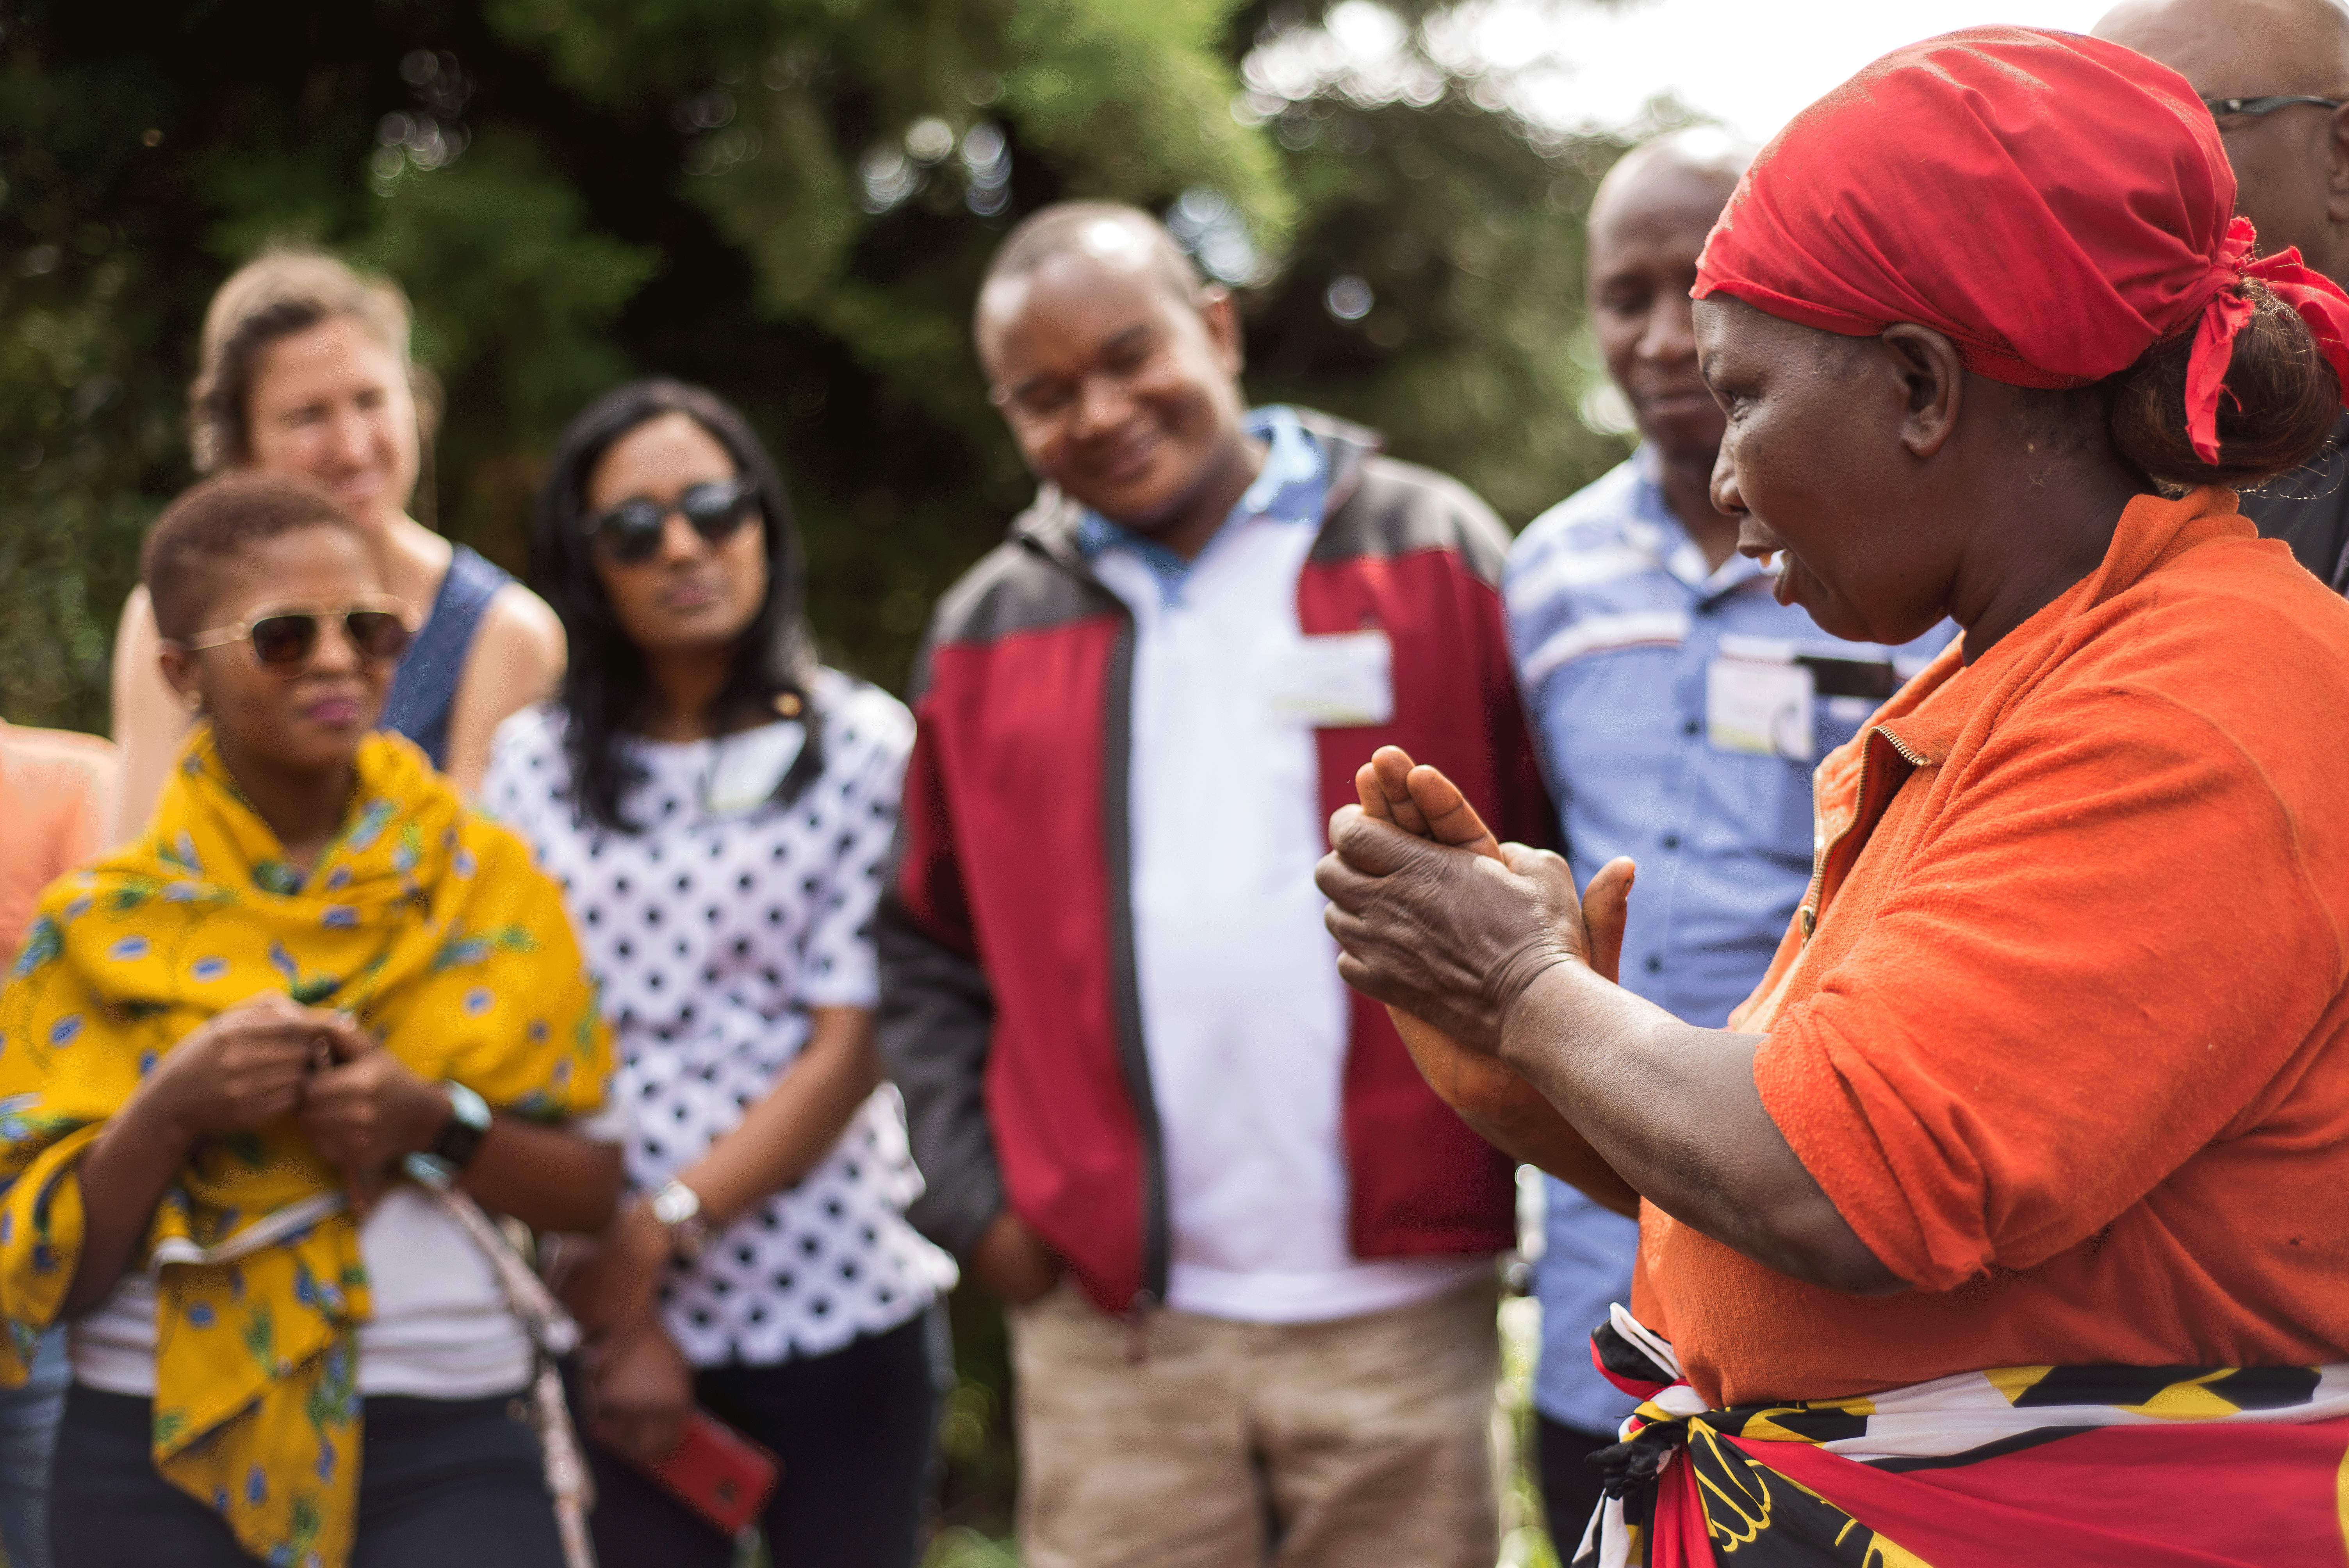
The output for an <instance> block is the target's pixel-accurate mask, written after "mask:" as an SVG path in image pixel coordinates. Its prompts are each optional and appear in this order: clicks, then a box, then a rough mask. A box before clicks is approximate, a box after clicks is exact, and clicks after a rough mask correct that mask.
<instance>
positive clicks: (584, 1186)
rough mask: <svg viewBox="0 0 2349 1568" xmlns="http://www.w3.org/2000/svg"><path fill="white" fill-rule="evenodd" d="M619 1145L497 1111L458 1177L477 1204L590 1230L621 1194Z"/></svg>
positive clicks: (561, 1227)
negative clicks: (461, 1177) (462, 1172)
mask: <svg viewBox="0 0 2349 1568" xmlns="http://www.w3.org/2000/svg"><path fill="white" fill-rule="evenodd" d="M620 1180H621V1171H620V1148H619V1145H617V1144H616V1143H599V1142H597V1141H596V1140H594V1139H590V1138H583V1137H581V1136H580V1135H579V1134H578V1133H576V1132H573V1131H571V1130H568V1129H565V1128H561V1127H543V1126H541V1125H539V1124H538V1123H536V1122H531V1121H524V1120H523V1119H520V1118H519V1117H512V1116H505V1115H501V1116H499V1117H498V1118H497V1119H495V1120H493V1121H492V1122H491V1124H490V1130H489V1132H488V1133H487V1134H486V1135H484V1136H483V1138H482V1139H481V1148H480V1149H479V1150H477V1151H476V1152H475V1153H474V1155H473V1159H472V1161H471V1163H470V1164H468V1165H467V1166H466V1167H465V1174H464V1177H463V1179H462V1181H460V1185H461V1186H462V1187H463V1188H464V1189H465V1191H468V1192H470V1193H471V1194H472V1196H473V1197H474V1198H475V1199H476V1200H478V1201H479V1202H480V1203H481V1207H483V1208H485V1209H490V1210H492V1211H494V1212H498V1213H501V1214H511V1215H512V1216H513V1217H514V1218H515V1219H517V1220H520V1221H521V1222H523V1224H525V1225H528V1226H529V1227H530V1228H531V1229H533V1230H534V1231H572V1232H579V1233H591V1234H592V1233H595V1232H597V1231H600V1230H602V1229H603V1228H604V1227H605V1224H606V1223H608V1222H610V1220H611V1218H612V1207H613V1205H614V1204H616V1203H617V1202H619V1198H620Z"/></svg>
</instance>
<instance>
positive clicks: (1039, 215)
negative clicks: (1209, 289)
mask: <svg viewBox="0 0 2349 1568" xmlns="http://www.w3.org/2000/svg"><path fill="white" fill-rule="evenodd" d="M1104 226H1106V227H1108V228H1109V229H1110V230H1112V232H1114V231H1121V230H1122V231H1124V232H1127V233H1131V234H1132V235H1133V237H1134V238H1136V239H1138V240H1140V241H1141V242H1143V246H1144V247H1145V249H1146V255H1145V258H1144V260H1145V264H1146V265H1147V266H1148V268H1149V270H1150V273H1151V274H1152V275H1153V276H1154V277H1155V278H1156V279H1157V280H1158V281H1159V282H1160V283H1162V284H1165V285H1166V286H1167V287H1168V288H1169V289H1171V290H1173V291H1174V294H1175V297H1176V298H1178V299H1182V300H1185V301H1188V302H1191V303H1194V304H1195V303H1197V301H1198V299H1199V296H1200V294H1203V293H1204V292H1205V291H1206V286H1207V284H1206V279H1205V278H1203V277H1201V276H1200V275H1199V269H1198V267H1197V265H1196V264H1195V263H1193V262H1192V260H1191V257H1190V254H1189V253H1187V252H1186V251H1185V250H1184V249H1183V247H1182V246H1181V245H1178V244H1176V243H1175V242H1174V235H1172V234H1170V233H1168V232H1166V225H1165V224H1164V223H1162V222H1159V221H1158V220H1157V219H1155V218H1154V217H1152V216H1151V215H1150V214H1149V213H1147V212H1145V211H1143V210H1142V209H1141V208H1139V207H1130V206H1128V205H1126V204H1125V203H1124V202H1123V201H1056V202H1054V203H1053V204H1052V205H1051V206H1050V207H1046V208H1043V209H1041V210H1040V211H1036V212H1033V213H1030V215H1029V216H1028V217H1027V218H1025V219H1023V220H1022V221H1021V222H1020V223H1019V226H1018V227H1017V228H1015V229H1013V230H1012V231H1011V232H1010V233H1009V234H1007V235H1005V236H1004V240H1003V243H1002V244H1000V245H999V246H997V247H996V250H995V257H994V259H993V260H991V261H989V262H988V263H987V275H986V277H984V278H983V279H981V280H980V281H979V285H978V294H979V297H980V298H981V299H982V300H983V299H985V298H986V297H987V291H988V289H990V288H993V287H994V286H995V285H996V284H999V283H1003V282H1008V281H1009V280H1012V279H1016V278H1024V277H1028V276H1030V275H1031V274H1033V273H1037V272H1039V271H1040V270H1041V269H1042V268H1043V266H1044V264H1045V263H1048V262H1050V261H1053V260H1056V259H1057V258H1059V257H1061V256H1064V255H1067V254H1068V253H1071V252H1072V251H1091V252H1093V253H1099V252H1100V251H1101V250H1102V249H1108V248H1112V247H1108V246H1102V245H1101V244H1100V243H1099V241H1100V238H1101V231H1102V228H1103V227H1104Z"/></svg>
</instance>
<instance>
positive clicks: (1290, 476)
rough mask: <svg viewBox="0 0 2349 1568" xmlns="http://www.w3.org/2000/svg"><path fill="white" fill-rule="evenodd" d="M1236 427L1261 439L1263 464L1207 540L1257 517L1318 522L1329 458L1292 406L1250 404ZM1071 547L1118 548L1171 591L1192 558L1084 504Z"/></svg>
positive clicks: (1089, 551) (1090, 552)
mask: <svg viewBox="0 0 2349 1568" xmlns="http://www.w3.org/2000/svg"><path fill="white" fill-rule="evenodd" d="M1240 428H1242V429H1244V430H1246V431H1247V433H1248V434H1249V435H1251V436H1254V437H1256V438H1257V439H1259V440H1262V441H1263V442H1265V443H1266V447H1267V449H1266V452H1265V456H1264V468H1263V470H1262V471H1261V472H1259V473H1258V474H1257V476H1256V480H1255V482H1253V483H1252V484H1250V485H1249V486H1248V488H1247V491H1246V492H1245V493H1243V494H1242V495H1241V497H1240V499H1239V500H1237V501H1236V502H1234V503H1233V505H1232V510H1231V511H1229V512H1228V513H1226V516H1225V518H1224V521H1223V526H1222V527H1221V528H1218V529H1217V530H1216V533H1215V536H1214V538H1211V539H1210V540H1208V542H1207V545H1206V550H1202V551H1201V552H1199V553H1200V556H1201V557H1202V558H1204V557H1205V556H1206V551H1207V550H1212V549H1214V548H1215V545H1216V540H1218V539H1221V538H1222V537H1223V536H1224V534H1225V532H1226V531H1228V530H1229V529H1230V528H1231V527H1232V525H1233V524H1235V523H1238V522H1244V521H1247V520H1248V519H1250V518H1255V517H1261V518H1264V519H1266V520H1267V521H1271V522H1282V523H1298V522H1302V523H1309V524H1313V525H1316V526H1318V525H1319V523H1320V521H1321V511H1322V508H1323V506H1324V504H1325V503H1326V501H1327V500H1328V498H1329V493H1330V460H1329V458H1328V456H1327V454H1325V453H1324V452H1323V451H1322V449H1321V443H1320V442H1319V441H1318V440H1316V439H1315V438H1313V437H1312V436H1311V435H1310V434H1309V433H1308V432H1307V430H1306V429H1305V427H1304V426H1302V425H1300V424H1299V423H1298V420H1297V411H1296V410H1295V409H1294V408H1290V407H1285V406H1283V405H1280V404H1274V405H1272V406H1271V407H1264V408H1257V409H1252V410H1250V412H1249V413H1248V415H1247V418H1245V419H1244V420H1242V421H1241V424H1240ZM1077 548H1079V549H1080V550H1081V551H1083V552H1085V554H1086V555H1087V556H1089V557H1093V556H1099V555H1100V554H1101V553H1102V552H1103V551H1107V550H1123V551H1129V552H1132V553H1133V555H1134V557H1135V558H1136V559H1138V560H1140V561H1141V562H1143V564H1144V565H1146V566H1148V567H1149V568H1150V570H1151V572H1152V573H1153V574H1154V576H1156V577H1157V578H1158V580H1159V585H1160V586H1161V587H1162V588H1163V589H1164V590H1165V591H1167V592H1168V593H1172V592H1173V591H1174V589H1175V588H1177V587H1179V586H1180V585H1181V583H1182V582H1183V579H1184V578H1185V577H1186V576H1188V575H1189V574H1190V571H1191V568H1192V567H1193V566H1195V565H1196V564H1197V562H1196V561H1185V560H1184V559H1183V558H1182V557H1181V556H1179V555H1177V554H1175V553H1174V552H1173V551H1171V550H1169V549H1167V548H1166V547H1165V546H1164V545H1163V544H1161V543H1159V542H1157V541H1156V540H1154V539H1152V538H1149V537H1148V536H1147V535H1144V534H1140V533H1136V532H1134V531H1133V530H1131V529H1127V528H1121V527H1120V526H1118V525H1117V524H1116V523H1114V522H1112V521H1109V520H1108V519H1107V518H1105V517H1102V515H1101V514H1100V513H1098V512H1096V511H1092V509H1091V508H1087V509H1086V510H1085V511H1084V513H1083V515H1082V516H1081V517H1080V518H1079V519H1078V521H1077Z"/></svg>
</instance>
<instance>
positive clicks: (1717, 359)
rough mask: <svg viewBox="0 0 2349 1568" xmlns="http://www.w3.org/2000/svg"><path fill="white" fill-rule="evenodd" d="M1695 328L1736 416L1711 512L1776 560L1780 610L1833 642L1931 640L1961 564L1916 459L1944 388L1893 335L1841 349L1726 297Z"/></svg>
mask: <svg viewBox="0 0 2349 1568" xmlns="http://www.w3.org/2000/svg"><path fill="white" fill-rule="evenodd" d="M1695 324H1696V339H1697V352H1698V356H1699V357H1700V359H1701V361H1702V365H1703V367H1704V379H1705V383H1706V385H1707V386H1709V387H1711V388H1712V389H1713V396H1714V397H1716V398H1717V399H1719V401H1720V405H1721V407H1722V410H1723V414H1724V415H1725V420H1724V427H1723V436H1722V441H1721V457H1720V459H1719V461H1718V462H1717V463H1716V464H1715V466H1714V469H1713V505H1715V506H1716V507H1718V508H1720V509H1721V510H1722V511H1724V512H1727V513H1728V514H1730V515H1731V516H1733V517H1734V518H1736V519H1737V520H1738V528H1737V548H1738V550H1739V551H1740V552H1742V553H1744V554H1746V555H1750V556H1754V557H1756V558H1763V557H1767V556H1769V555H1771V554H1773V553H1774V552H1775V553H1777V554H1778V556H1779V578H1778V585H1777V593H1778V602H1779V603H1782V604H1800V605H1802V606H1803V608H1805V609H1806V610H1808V611H1809V612H1810V613H1811V618H1812V619H1813V620H1815V621H1816V622H1817V623H1818V624H1819V626H1820V628H1821V629H1822V630H1824V631H1826V632H1828V633H1830V634H1833V635H1835V636H1838V637H1846V638H1849V639H1851V640H1853V641H1855V642H1878V643H1887V644H1899V643H1905V642H1908V641H1909V639H1910V638H1912V637H1916V636H1920V635H1921V634H1924V633H1925V632H1926V631H1928V630H1929V629H1930V628H1931V627H1932V626H1933V625H1934V624H1936V623H1937V622H1939V621H1940V619H1941V617H1942V616H1943V615H1944V614H1948V613H1949V605H1950V603H1951V593H1952V591H1953V584H1954V583H1955V580H1956V576H1957V572H1958V566H1959V558H1960V554H1961V545H1960V542H1959V541H1958V539H1957V537H1956V534H1955V532H1954V531H1947V530H1939V529H1937V528H1935V527H1934V526H1933V525H1932V524H1931V523H1930V522H1928V521H1925V520H1926V518H1927V516H1928V514H1929V512H1930V503H1929V502H1928V500H1926V497H1925V492H1927V491H1928V490H1930V478H1929V476H1928V475H1927V473H1926V471H1925V470H1926V467H1927V465H1928V464H1929V463H1930V454H1923V455H1920V452H1919V451H1918V450H1916V449H1915V448H1916V445H1917V436H1916V425H1917V420H1918V417H1919V414H1920V399H1924V398H1930V397H1934V396H1937V395H1938V394H1939V392H1940V387H1938V385H1935V386H1927V385H1923V384H1922V383H1921V382H1920V376H1919V375H1912V374H1909V373H1907V372H1906V370H1905V368H1904V356H1903V354H1902V352H1901V350H1900V348H1899V345H1898V344H1897V343H1896V342H1894V341H1893V337H1892V335H1888V337H1887V338H1858V337H1838V336H1837V335H1835V334H1832V333H1826V332H1819V331H1816V330H1814V329H1813V328H1810V327H1806V326H1799V325H1795V324H1794V323H1792V322H1787V321H1781V320H1779V319H1778V318H1777V317H1775V316H1771V315H1764V314H1763V313H1762V312H1760V311H1758V310H1755V309H1754V307H1753V306H1751V305H1749V304H1745V303H1744V301H1742V300H1737V299H1733V298H1731V297H1729V296H1728V295H1725V294H1723V295H1715V296H1714V297H1713V298H1711V299H1707V300H1702V301H1699V302H1698V303H1697V307H1696V315H1695ZM1901 330H1902V329H1899V328H1895V329H1894V335H1897V334H1899V332H1900V331H1901ZM1924 412H1926V413H1927V414H1930V412H1931V410H1930V408H1926V409H1925V410H1924ZM1937 449H1938V448H1937Z"/></svg>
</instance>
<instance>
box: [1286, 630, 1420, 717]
mask: <svg viewBox="0 0 2349 1568" xmlns="http://www.w3.org/2000/svg"><path fill="white" fill-rule="evenodd" d="M1269 656H1270V664H1271V667H1270V669H1269V670H1268V672H1267V673H1268V675H1269V676H1271V679H1270V681H1269V682H1268V686H1269V687H1270V697H1271V702H1272V711H1273V712H1274V713H1276V714H1278V716H1279V717H1283V718H1287V719H1291V720H1294V721H1295V722H1297V723H1299V724H1307V725H1310V726H1312V727H1314V728H1316V729H1345V728H1350V727H1355V726H1359V725H1370V724H1386V723H1388V722H1390V721H1392V719H1393V717H1394V645H1393V644H1392V643H1390V642H1388V641H1387V634H1385V633H1384V632H1340V633H1339V634H1337V635H1335V636H1329V637H1299V638H1297V639H1295V640H1294V641H1290V642H1284V643H1279V644H1276V645H1274V646H1273V648H1272V649H1271V651H1270V655H1269Z"/></svg>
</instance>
